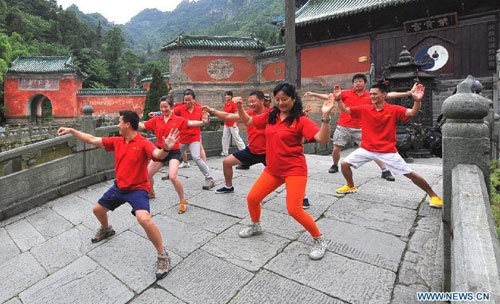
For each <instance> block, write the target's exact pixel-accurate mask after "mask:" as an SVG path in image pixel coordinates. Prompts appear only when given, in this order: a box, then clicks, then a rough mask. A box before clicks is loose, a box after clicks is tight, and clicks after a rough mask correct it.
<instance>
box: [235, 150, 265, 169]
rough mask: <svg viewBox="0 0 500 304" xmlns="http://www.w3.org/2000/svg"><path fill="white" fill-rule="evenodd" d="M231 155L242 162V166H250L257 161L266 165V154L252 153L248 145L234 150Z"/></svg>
mask: <svg viewBox="0 0 500 304" xmlns="http://www.w3.org/2000/svg"><path fill="white" fill-rule="evenodd" d="M233 156H234V157H235V158H236V159H237V160H239V161H240V162H242V164H243V165H244V166H249V167H250V166H252V165H255V164H258V163H262V164H263V165H264V166H265V165H266V155H265V154H253V153H252V152H250V149H249V148H248V146H246V147H245V149H243V150H240V151H237V152H234V153H233Z"/></svg>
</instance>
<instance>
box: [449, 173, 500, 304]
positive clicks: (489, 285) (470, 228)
mask: <svg viewBox="0 0 500 304" xmlns="http://www.w3.org/2000/svg"><path fill="white" fill-rule="evenodd" d="M452 181H453V189H455V190H454V191H453V196H452V199H451V208H452V215H453V217H452V222H451V223H452V227H453V242H452V250H451V256H452V259H451V291H455V292H464V291H472V292H490V296H491V301H492V303H499V302H500V245H499V244H498V236H497V232H496V226H495V222H494V220H493V217H492V214H491V206H490V199H489V193H488V190H487V188H486V184H485V179H484V175H483V172H482V171H481V170H480V169H479V168H478V167H477V166H475V165H457V166H456V167H455V168H454V169H453V172H452Z"/></svg>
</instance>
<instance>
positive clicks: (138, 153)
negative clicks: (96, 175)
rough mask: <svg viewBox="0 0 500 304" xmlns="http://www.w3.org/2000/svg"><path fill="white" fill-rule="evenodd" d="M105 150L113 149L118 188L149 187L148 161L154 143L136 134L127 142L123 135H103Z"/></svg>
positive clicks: (143, 188)
mask: <svg viewBox="0 0 500 304" xmlns="http://www.w3.org/2000/svg"><path fill="white" fill-rule="evenodd" d="M102 144H103V145H104V149H106V151H108V152H109V151H115V175H116V184H117V185H118V188H120V189H123V190H146V191H149V188H150V187H151V186H150V184H149V179H148V161H149V159H151V158H152V157H153V150H155V149H156V147H155V145H154V144H153V143H152V142H150V141H149V140H147V139H146V138H144V137H142V136H141V135H140V134H137V136H135V137H134V138H133V139H132V140H131V141H130V142H129V143H126V142H125V137H123V136H118V137H104V138H103V139H102Z"/></svg>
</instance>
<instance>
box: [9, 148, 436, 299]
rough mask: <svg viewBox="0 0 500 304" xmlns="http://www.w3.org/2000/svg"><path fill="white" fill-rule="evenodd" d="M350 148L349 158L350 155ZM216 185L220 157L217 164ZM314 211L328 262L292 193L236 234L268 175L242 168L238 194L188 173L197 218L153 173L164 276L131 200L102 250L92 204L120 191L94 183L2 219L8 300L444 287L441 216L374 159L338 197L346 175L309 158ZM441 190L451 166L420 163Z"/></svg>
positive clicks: (308, 294)
mask: <svg viewBox="0 0 500 304" xmlns="http://www.w3.org/2000/svg"><path fill="white" fill-rule="evenodd" d="M349 152H350V150H347V151H344V152H342V155H343V156H346V155H347V154H348V153H349ZM208 162H209V166H210V168H211V170H212V173H213V176H214V178H215V179H216V183H217V186H216V187H220V186H221V185H222V184H223V174H222V158H221V157H216V158H211V159H209V161H208ZM307 162H308V167H309V179H308V186H307V191H306V193H307V196H308V197H309V199H310V201H311V207H310V209H309V210H308V212H309V213H310V214H311V215H312V216H313V218H314V219H315V220H316V222H317V224H318V226H319V228H320V230H321V231H322V233H323V234H324V236H325V237H326V239H327V242H328V250H327V253H326V255H325V257H324V258H323V259H322V260H320V261H312V260H310V259H309V257H308V253H309V249H310V245H311V237H310V235H309V233H307V232H306V231H305V230H304V228H303V227H302V226H301V225H299V224H298V223H297V222H296V221H295V220H293V219H292V218H291V217H290V216H289V215H288V213H287V209H286V204H285V198H286V191H285V188H284V187H283V186H282V187H279V188H278V189H276V191H274V192H273V193H271V194H270V195H269V196H268V197H267V198H266V199H265V200H264V202H263V211H262V226H263V228H264V230H265V233H264V234H262V235H259V236H255V237H252V238H248V239H241V238H239V237H238V236H237V233H238V231H239V230H240V229H242V228H243V227H244V225H247V224H248V223H249V221H250V218H249V215H248V210H247V207H246V200H245V196H246V193H247V192H248V190H249V189H250V188H251V186H252V184H253V181H254V180H255V179H256V178H257V177H258V176H259V174H260V172H261V171H262V169H263V166H262V165H256V166H254V167H252V168H251V169H250V170H235V172H234V173H235V174H234V181H233V185H234V186H235V193H233V194H215V193H214V191H213V190H211V191H205V190H202V189H201V186H202V185H203V178H202V174H201V172H200V171H199V170H198V168H197V167H195V166H191V167H190V168H186V169H180V170H179V176H180V178H181V180H182V182H183V184H184V188H185V192H186V196H187V199H188V201H189V207H188V211H187V212H186V213H185V214H178V213H177V203H178V202H177V196H176V193H175V192H174V190H173V187H172V184H171V183H170V181H168V180H167V181H162V180H161V176H163V175H164V174H165V172H166V169H165V168H163V169H162V170H161V171H160V173H159V174H157V175H156V176H155V189H156V194H157V198H156V199H153V200H151V213H152V215H153V220H154V221H155V222H156V224H157V225H158V227H159V229H160V231H161V233H162V236H163V239H164V241H165V246H166V248H167V250H168V251H169V252H170V254H171V257H172V270H171V272H170V273H169V274H168V275H167V276H166V277H165V278H164V279H162V280H156V279H155V276H154V270H155V263H156V254H155V252H154V249H153V247H152V245H151V243H150V242H149V240H148V239H147V237H146V234H145V233H144V231H143V230H142V228H141V227H140V225H138V223H137V221H136V220H135V218H134V217H133V216H132V215H131V213H130V210H131V208H130V206H128V205H124V206H121V207H120V208H118V209H117V210H115V211H114V212H112V213H110V223H111V224H112V225H113V227H114V228H115V229H116V235H115V236H113V237H112V238H110V239H108V240H105V241H103V242H100V243H97V244H92V243H91V242H90V238H91V237H92V236H93V234H94V233H95V230H96V229H97V227H98V226H99V225H98V222H97V220H96V219H95V218H94V216H93V214H92V206H93V205H94V204H95V203H96V202H97V200H98V199H99V197H100V196H101V195H102V194H103V193H104V191H106V189H107V188H108V187H110V185H111V184H112V182H111V181H107V182H103V183H100V184H96V185H93V186H91V187H88V188H86V189H83V190H80V191H78V192H75V193H72V194H69V195H67V196H65V197H61V198H58V199H56V200H54V201H51V202H48V203H47V204H45V205H44V206H41V207H38V208H34V209H32V210H29V211H28V212H25V213H23V214H20V215H18V216H16V217H13V218H10V219H7V220H5V221H3V222H0V244H1V245H0V282H2V283H1V285H2V288H0V303H25V304H26V303H51V304H53V303H72V304H75V303H99V304H104V303H134V304H138V303H203V304H206V303H259V304H260V303H397V304H399V303H417V300H416V292H419V291H436V290H434V289H433V286H439V282H440V281H439V280H440V277H439V275H438V274H439V271H436V269H439V268H437V267H438V266H437V264H436V261H439V254H437V253H438V252H439V251H437V248H438V246H437V243H438V234H439V233H438V232H439V227H440V217H441V213H440V210H436V209H431V208H429V206H428V201H429V198H428V197H426V195H425V193H424V192H423V191H421V190H420V189H419V188H418V187H417V186H415V185H413V184H412V183H411V182H410V181H409V180H408V179H407V178H405V177H403V176H396V181H395V182H388V181H385V180H383V179H381V178H380V174H381V173H380V169H379V168H378V167H377V166H376V165H375V164H374V163H369V164H367V165H365V166H364V167H362V168H360V169H357V170H354V179H355V182H356V184H357V185H358V186H359V191H358V193H355V194H349V195H346V196H342V195H337V194H336V193H335V189H336V188H337V187H340V186H342V185H343V184H344V179H343V177H342V175H341V173H337V174H329V173H328V172H327V171H328V168H329V167H330V165H331V157H330V156H320V155H307ZM410 167H412V168H413V169H414V170H415V171H416V172H417V173H419V174H420V175H422V176H423V177H424V178H425V179H426V180H427V181H428V182H429V183H430V184H431V186H432V187H434V189H435V191H436V192H438V193H440V194H441V193H442V166H441V159H438V158H429V159H416V160H415V161H414V162H413V163H411V164H410Z"/></svg>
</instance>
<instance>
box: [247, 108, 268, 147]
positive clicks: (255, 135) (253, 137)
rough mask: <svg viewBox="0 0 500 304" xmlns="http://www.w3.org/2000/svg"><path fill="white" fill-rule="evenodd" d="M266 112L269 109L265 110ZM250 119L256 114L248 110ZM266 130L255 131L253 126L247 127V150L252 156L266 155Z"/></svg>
mask: <svg viewBox="0 0 500 304" xmlns="http://www.w3.org/2000/svg"><path fill="white" fill-rule="evenodd" d="M265 110H266V112H268V111H269V108H265ZM247 113H248V115H250V117H254V116H256V115H257V114H255V112H254V111H253V109H250V110H248V111H247ZM265 133H266V130H265V129H257V128H256V127H255V126H247V136H248V149H250V152H252V153H253V154H259V155H262V154H266V134H265Z"/></svg>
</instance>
